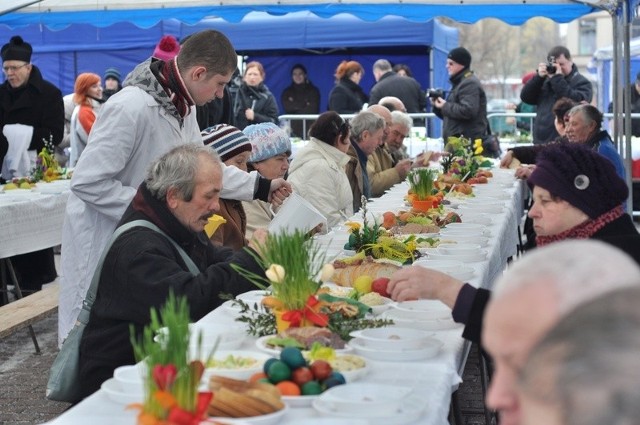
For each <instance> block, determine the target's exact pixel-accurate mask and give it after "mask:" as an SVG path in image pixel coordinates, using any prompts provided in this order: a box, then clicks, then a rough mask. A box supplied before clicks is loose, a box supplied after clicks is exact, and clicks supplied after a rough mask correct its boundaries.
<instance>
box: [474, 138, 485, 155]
mask: <svg viewBox="0 0 640 425" xmlns="http://www.w3.org/2000/svg"><path fill="white" fill-rule="evenodd" d="M473 148H474V151H473V154H474V155H480V154H481V153H482V151H483V149H482V139H476V140H475V141H474V142H473Z"/></svg>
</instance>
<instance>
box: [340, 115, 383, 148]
mask: <svg viewBox="0 0 640 425" xmlns="http://www.w3.org/2000/svg"><path fill="white" fill-rule="evenodd" d="M349 125H350V126H351V137H352V138H353V140H355V141H356V142H360V141H361V140H362V133H364V132H365V131H369V132H370V133H374V132H376V131H378V130H380V129H382V128H384V127H385V125H386V124H385V122H384V118H382V117H381V116H380V115H378V114H376V113H374V112H369V111H362V112H360V113H358V115H356V116H355V117H353V118H352V119H351V121H350V122H349Z"/></svg>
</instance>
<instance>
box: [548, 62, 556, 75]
mask: <svg viewBox="0 0 640 425" xmlns="http://www.w3.org/2000/svg"><path fill="white" fill-rule="evenodd" d="M555 73H556V67H555V66H554V65H553V64H550V63H549V64H547V74H555Z"/></svg>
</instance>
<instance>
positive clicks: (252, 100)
mask: <svg viewBox="0 0 640 425" xmlns="http://www.w3.org/2000/svg"><path fill="white" fill-rule="evenodd" d="M247 109H253V112H254V113H255V117H254V119H253V121H249V120H247V117H246V116H245V111H246V110H247ZM233 111H234V120H235V126H236V127H237V128H239V129H240V130H243V129H244V128H245V127H246V126H248V125H252V124H258V123H261V122H272V123H274V124H278V115H279V112H278V104H277V103H276V98H275V97H274V96H273V94H272V93H271V91H269V88H268V87H267V86H266V85H264V83H260V84H259V85H258V86H257V87H252V86H250V85H248V84H246V83H244V82H243V83H242V85H241V86H240V88H239V89H238V91H237V92H236V96H235V99H234V101H233Z"/></svg>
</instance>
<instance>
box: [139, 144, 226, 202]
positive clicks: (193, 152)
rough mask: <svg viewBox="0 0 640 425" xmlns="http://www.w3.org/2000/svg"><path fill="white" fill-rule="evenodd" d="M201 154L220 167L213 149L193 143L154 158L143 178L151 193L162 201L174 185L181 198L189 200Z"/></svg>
mask: <svg viewBox="0 0 640 425" xmlns="http://www.w3.org/2000/svg"><path fill="white" fill-rule="evenodd" d="M202 156H204V157H206V158H209V159H210V160H211V161H212V162H214V163H215V164H217V165H218V167H220V169H222V165H221V162H220V157H218V154H217V153H216V152H215V151H214V150H213V149H211V148H210V147H208V146H203V145H198V144H194V143H187V144H185V145H180V146H177V147H175V148H173V149H171V150H170V151H169V152H167V153H165V154H164V155H162V156H161V157H160V158H158V159H157V160H155V161H154V162H153V163H152V164H151V165H150V166H149V168H148V169H147V176H146V178H145V183H146V184H147V189H148V190H149V192H150V193H151V195H152V196H153V197H154V198H156V199H157V200H159V201H164V200H165V199H166V197H167V193H168V192H169V189H170V188H172V187H174V188H176V189H177V190H178V194H179V195H180V196H181V197H182V199H183V200H185V201H187V202H189V201H191V198H192V197H193V190H194V188H195V180H196V175H197V173H198V166H199V165H200V164H199V160H200V158H201V157H202Z"/></svg>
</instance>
